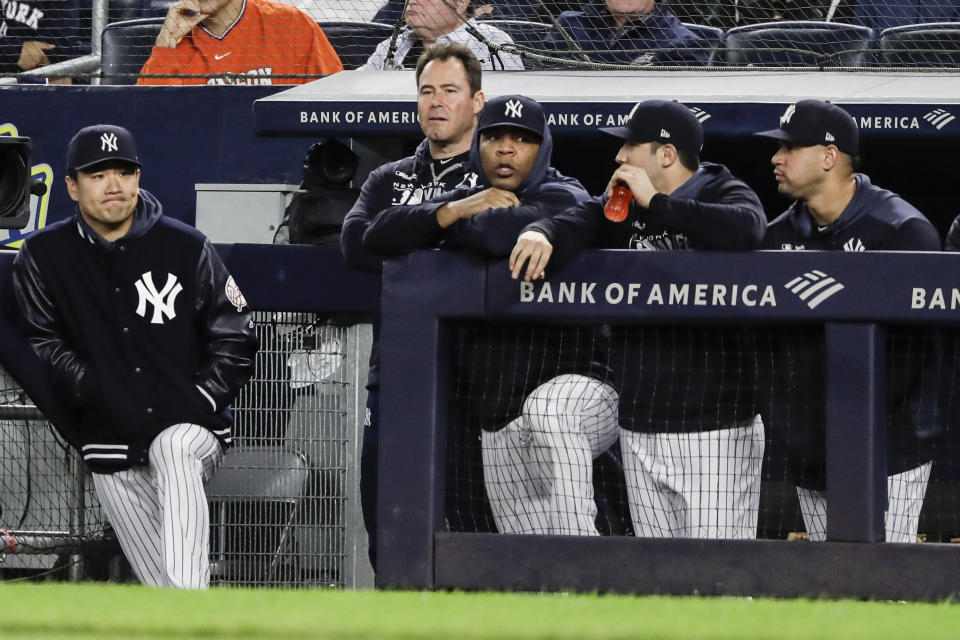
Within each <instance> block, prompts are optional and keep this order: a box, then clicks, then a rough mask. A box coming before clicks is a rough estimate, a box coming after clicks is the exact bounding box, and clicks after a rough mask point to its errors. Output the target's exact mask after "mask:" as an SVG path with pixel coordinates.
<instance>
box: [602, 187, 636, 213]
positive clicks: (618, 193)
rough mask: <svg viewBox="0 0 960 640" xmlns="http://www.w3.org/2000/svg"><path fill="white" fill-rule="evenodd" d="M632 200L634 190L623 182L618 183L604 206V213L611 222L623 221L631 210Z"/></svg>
mask: <svg viewBox="0 0 960 640" xmlns="http://www.w3.org/2000/svg"><path fill="white" fill-rule="evenodd" d="M631 200H633V192H631V191H630V188H629V187H627V186H626V185H622V184H618V185H616V186H615V187H614V188H613V193H612V194H610V199H609V200H607V204H606V206H604V207H603V215H605V216H606V217H607V220H610V221H611V222H623V221H624V220H626V219H627V214H628V213H629V212H630V201H631Z"/></svg>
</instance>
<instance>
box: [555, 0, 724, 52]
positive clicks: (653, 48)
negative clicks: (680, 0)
mask: <svg viewBox="0 0 960 640" xmlns="http://www.w3.org/2000/svg"><path fill="white" fill-rule="evenodd" d="M557 22H558V24H559V25H560V27H562V28H563V30H564V31H565V32H566V33H567V35H569V37H570V38H571V39H572V40H573V41H574V42H575V43H576V44H577V46H579V47H580V49H581V50H582V53H585V54H586V56H587V57H588V58H589V59H590V60H592V61H593V62H602V63H609V64H629V65H636V66H651V65H706V64H707V61H708V60H709V58H710V49H709V47H708V45H707V43H706V42H705V41H704V40H703V39H702V38H700V37H699V36H697V35H696V34H695V33H693V32H692V31H691V30H690V29H687V28H686V27H685V26H683V24H682V23H681V22H680V20H679V19H678V18H677V17H676V16H675V15H673V13H671V12H670V10H669V9H667V8H666V7H664V6H663V5H662V4H660V3H656V2H655V1H654V0H593V2H589V3H585V4H584V8H583V10H582V11H564V12H563V13H561V14H560V17H559V18H558V19H557ZM546 44H547V46H549V47H551V48H554V49H557V50H558V51H568V50H569V48H570V46H569V43H568V41H567V39H566V38H564V37H563V36H562V35H561V34H560V33H559V32H558V31H554V32H552V33H551V34H550V35H549V36H548V37H547V39H546ZM572 53H573V54H577V55H576V56H575V57H574V58H573V59H580V55H579V52H572Z"/></svg>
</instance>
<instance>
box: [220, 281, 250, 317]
mask: <svg viewBox="0 0 960 640" xmlns="http://www.w3.org/2000/svg"><path fill="white" fill-rule="evenodd" d="M223 292H224V293H225V294H227V300H229V301H230V304H232V305H233V306H235V307H236V308H237V311H243V308H244V307H245V306H247V299H246V298H244V297H243V294H242V293H241V292H240V287H238V286H237V281H236V280H234V279H233V276H230V277H229V278H227V284H226V286H224V288H223Z"/></svg>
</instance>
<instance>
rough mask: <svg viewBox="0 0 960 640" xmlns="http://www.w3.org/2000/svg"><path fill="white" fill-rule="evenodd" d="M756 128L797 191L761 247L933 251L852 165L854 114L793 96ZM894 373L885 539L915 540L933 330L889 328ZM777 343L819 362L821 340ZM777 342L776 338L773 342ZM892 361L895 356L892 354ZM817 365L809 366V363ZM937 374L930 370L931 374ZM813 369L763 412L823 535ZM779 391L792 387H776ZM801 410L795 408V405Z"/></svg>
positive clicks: (809, 516) (812, 529)
mask: <svg viewBox="0 0 960 640" xmlns="http://www.w3.org/2000/svg"><path fill="white" fill-rule="evenodd" d="M757 135H759V136H762V137H766V138H771V139H773V140H776V141H777V142H779V145H780V146H779V149H778V150H777V152H776V153H775V154H774V155H773V158H772V159H771V162H772V163H773V175H774V177H775V178H776V180H777V185H778V186H777V188H778V190H779V191H780V193H782V194H784V195H787V196H789V197H791V198H795V199H796V200H795V201H794V202H793V204H791V205H790V207H788V208H787V210H786V211H785V212H783V214H781V215H780V216H778V217H777V218H776V219H775V220H773V221H772V222H771V223H770V224H769V225H768V226H767V231H766V235H765V236H764V239H763V248H765V249H783V250H793V251H803V250H807V251H812V250H820V251H884V250H885V251H939V250H940V236H939V235H938V234H937V230H936V229H935V228H934V226H933V225H932V224H930V222H929V221H928V220H927V219H926V218H925V217H924V216H923V214H922V213H920V212H919V211H917V209H916V208H914V207H913V206H912V205H911V204H910V203H908V202H906V201H905V200H904V199H903V198H901V197H900V196H898V195H897V194H895V193H893V192H890V191H887V190H886V189H881V188H880V187H877V186H875V185H873V184H871V182H870V178H868V177H867V176H866V175H864V174H862V173H857V171H856V169H857V165H858V164H859V157H858V153H859V138H860V134H859V131H858V129H857V124H856V121H854V119H853V118H852V117H851V116H850V115H849V114H848V113H847V112H846V111H844V110H843V109H841V108H840V107H838V106H836V105H833V104H830V103H829V102H823V101H821V100H801V101H800V102H797V103H796V104H792V105H790V106H789V107H787V110H786V111H785V112H784V114H783V116H781V118H780V126H779V128H777V129H772V130H769V131H762V132H760V133H758V134H757ZM888 337H889V340H890V349H891V352H890V353H891V358H892V359H895V360H896V365H895V366H892V367H891V368H892V370H893V377H892V378H891V380H890V386H889V403H890V404H889V409H888V428H887V434H888V435H887V473H888V474H889V477H888V482H887V485H888V486H887V490H888V507H887V514H886V539H887V541H888V542H915V541H916V537H917V527H918V524H919V518H920V509H921V508H922V507H923V497H924V494H925V493H926V488H927V481H928V479H929V477H930V470H931V466H932V462H931V458H932V454H933V451H932V447H933V441H934V439H935V438H936V436H937V435H938V434H939V433H940V431H941V428H942V421H943V420H944V417H943V415H942V413H941V409H942V407H940V406H939V405H938V397H937V396H936V395H935V394H936V393H937V390H936V389H935V388H934V387H935V386H936V385H931V384H929V382H928V383H926V384H921V372H922V368H923V367H924V366H927V365H929V363H930V362H932V359H925V355H929V354H930V352H931V350H935V349H936V347H935V346H934V345H935V344H937V341H938V339H939V338H938V335H937V334H935V333H933V334H927V335H926V339H924V340H918V339H917V337H916V334H915V333H911V332H910V331H908V330H905V329H894V328H890V329H888ZM792 342H793V344H792V345H791V346H790V348H789V349H776V352H777V353H779V356H780V357H781V358H791V359H792V360H793V361H792V363H791V362H790V361H785V362H786V364H785V365H784V366H788V367H790V370H792V371H796V372H801V371H805V370H809V368H810V367H815V366H817V364H818V363H822V362H823V353H822V347H821V346H820V343H818V342H816V341H814V342H810V343H808V344H809V345H810V347H809V348H803V347H802V346H801V343H800V341H799V339H797V340H793V341H792ZM774 344H775V345H776V341H775V342H774ZM891 364H893V363H891ZM814 370H816V369H814ZM932 379H939V376H938V377H937V378H929V380H932ZM818 383H819V378H817V379H816V380H811V381H810V382H809V383H808V384H801V385H800V386H798V387H796V388H795V389H792V392H793V393H794V394H798V395H796V397H793V398H786V397H784V398H779V399H777V400H775V401H774V402H771V403H770V407H771V408H770V410H769V412H770V413H771V414H773V415H771V417H770V419H768V420H767V422H768V425H769V427H770V432H771V436H772V439H773V440H774V441H776V442H778V443H782V444H783V446H785V448H786V452H787V456H788V465H789V471H788V472H789V474H790V476H791V480H792V481H793V482H794V483H796V484H797V494H798V496H799V499H800V508H801V511H802V513H803V519H804V522H805V524H806V526H807V533H808V534H809V535H810V538H811V539H813V540H823V539H825V538H826V534H827V526H826V505H827V502H826V494H825V493H824V491H823V489H824V476H823V473H824V472H823V468H824V456H825V450H824V446H825V445H824V438H825V435H824V430H823V429H824V427H823V390H822V383H821V384H818ZM781 391H782V392H788V391H791V390H790V389H782V390H781ZM791 407H792V408H793V410H794V412H795V413H794V415H795V416H801V415H802V416H804V417H803V418H801V419H800V422H801V423H802V424H794V425H790V424H789V422H790V420H789V419H788V417H787V416H786V415H782V414H779V413H778V412H779V411H788V410H789V409H790V408H791ZM801 408H802V411H803V412H804V413H800V409H801Z"/></svg>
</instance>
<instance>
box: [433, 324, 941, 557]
mask: <svg viewBox="0 0 960 640" xmlns="http://www.w3.org/2000/svg"><path fill="white" fill-rule="evenodd" d="M455 335H456V339H455V351H454V363H455V365H454V366H455V375H456V396H455V398H454V399H453V414H452V416H453V417H452V422H451V435H450V438H449V456H448V476H447V500H446V505H447V507H446V508H447V513H446V516H447V523H448V526H449V527H450V529H451V530H454V531H500V532H511V533H541V534H567V535H596V534H597V533H600V534H612V535H637V536H642V537H693V538H725V539H730V538H738V539H744V538H753V537H759V538H769V539H789V538H804V537H809V538H811V539H814V540H822V539H824V538H825V536H826V535H827V528H826V504H827V502H826V495H825V493H824V489H825V481H826V468H825V464H826V461H825V458H826V449H825V446H826V445H825V428H824V423H825V402H826V393H825V384H826V383H825V380H826V370H825V366H826V365H825V339H824V332H823V329H822V328H821V327H817V328H809V327H792V326H791V327H777V328H757V329H744V328H697V327H677V326H669V327H668V326H643V327H618V326H614V327H612V328H610V330H609V333H608V332H607V331H606V330H603V329H600V328H587V327H580V328H576V327H564V328H562V329H558V328H557V327H547V326H543V325H516V326H507V325H485V324H480V323H458V324H457V325H456V328H455ZM558 335H559V336H561V338H560V339H555V338H556V337H557V336H558ZM958 344H960V343H958V341H957V337H956V336H955V335H954V334H953V333H950V332H946V331H941V330H934V329H921V328H916V327H910V328H899V327H893V328H889V330H888V337H887V355H886V358H887V366H886V374H885V384H886V386H887V392H886V397H887V413H888V426H887V443H888V452H889V453H888V462H887V469H888V475H889V476H890V480H889V483H888V484H889V503H888V513H887V527H888V534H887V537H888V540H890V541H899V542H904V541H913V540H917V539H920V540H929V541H942V542H949V541H951V540H953V539H955V538H957V537H958V536H960V521H958V516H960V505H958V504H957V498H956V496H957V491H956V483H957V481H958V477H957V468H956V466H955V465H954V464H953V457H954V452H955V451H956V443H955V440H956V433H955V429H950V428H949V427H950V426H951V425H952V424H955V422H956V409H957V408H958V407H960V405H958V403H957V401H956V400H954V398H955V397H956V388H957V384H958V383H957V376H958V371H957V363H958V358H957V355H958ZM604 354H606V357H604ZM598 357H599V358H600V359H602V360H603V361H604V362H606V363H607V364H608V365H609V370H608V371H607V372H606V373H607V374H608V376H606V377H605V376H604V375H603V371H602V370H600V369H594V370H593V372H591V371H588V370H587V369H585V368H584V367H583V366H582V365H583V364H584V363H586V362H591V363H596V362H597V361H598ZM518 366H519V368H518ZM611 394H612V396H611ZM618 399H619V402H618V401H617V400H618ZM850 455H856V448H855V447H852V449H851V454H850Z"/></svg>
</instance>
